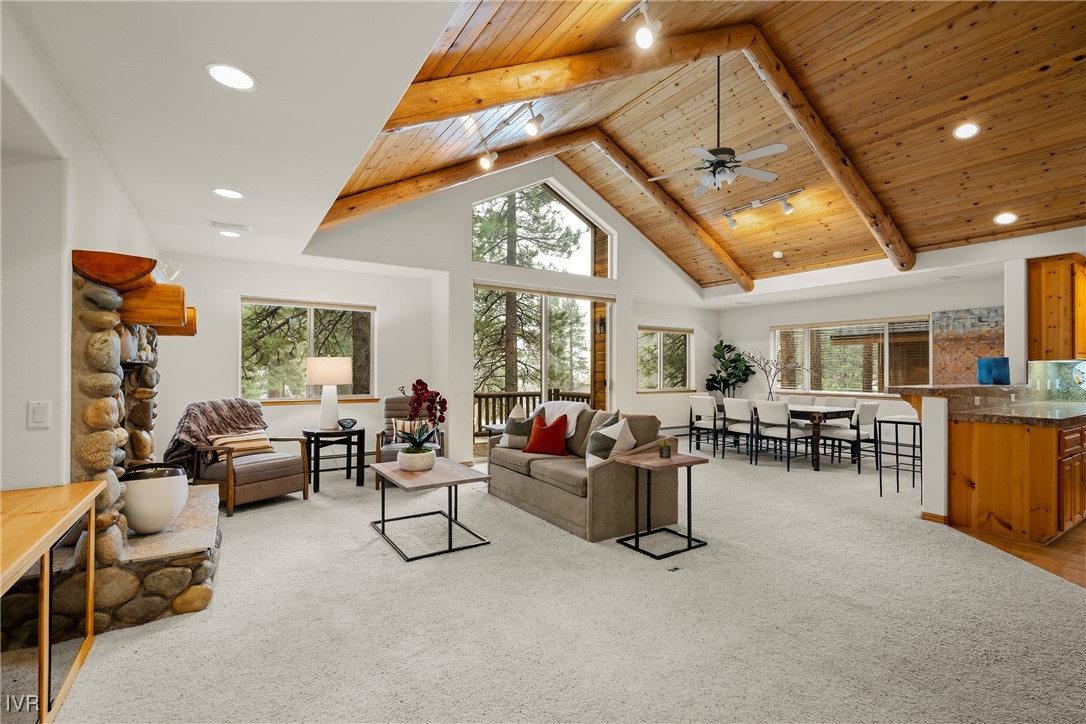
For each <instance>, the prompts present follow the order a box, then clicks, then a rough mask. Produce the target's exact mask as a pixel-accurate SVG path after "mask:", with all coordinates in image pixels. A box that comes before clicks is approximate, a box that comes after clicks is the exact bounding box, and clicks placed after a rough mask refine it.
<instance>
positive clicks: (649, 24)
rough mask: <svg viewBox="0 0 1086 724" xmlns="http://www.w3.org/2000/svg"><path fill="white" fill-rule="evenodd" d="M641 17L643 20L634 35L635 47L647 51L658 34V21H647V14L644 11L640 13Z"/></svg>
mask: <svg viewBox="0 0 1086 724" xmlns="http://www.w3.org/2000/svg"><path fill="white" fill-rule="evenodd" d="M642 15H644V16H645V19H644V21H643V22H642V23H641V27H639V28H638V29H637V32H636V33H634V41H635V42H636V43H637V47H639V48H643V49H645V50H648V49H649V48H651V47H652V44H653V42H654V41H655V40H656V36H657V35H659V34H660V21H659V20H649V16H648V13H646V12H645V11H642Z"/></svg>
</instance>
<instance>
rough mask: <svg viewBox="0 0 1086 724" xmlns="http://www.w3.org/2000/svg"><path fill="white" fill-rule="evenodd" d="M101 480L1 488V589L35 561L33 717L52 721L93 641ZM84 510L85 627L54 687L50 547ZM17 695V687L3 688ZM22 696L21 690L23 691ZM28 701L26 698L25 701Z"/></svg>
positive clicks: (4, 588) (17, 577)
mask: <svg viewBox="0 0 1086 724" xmlns="http://www.w3.org/2000/svg"><path fill="white" fill-rule="evenodd" d="M105 487H106V483H105V481H104V480H92V481H90V482H86V483H72V484H71V485H56V486H52V487H48V488H28V489H25V490H5V491H3V492H0V560H2V561H3V565H2V575H0V580H2V586H0V593H3V592H6V591H7V590H8V589H9V588H11V587H12V586H13V585H15V583H16V582H17V581H18V580H19V579H20V578H21V577H22V576H23V574H24V573H26V572H27V571H28V570H30V568H31V567H32V566H33V565H34V564H35V563H38V564H39V571H40V573H39V583H38V586H39V589H38V590H39V597H38V598H39V604H38V641H39V645H38V693H37V709H38V721H40V722H51V721H53V719H54V718H55V717H56V715H57V712H58V711H59V710H60V705H61V703H62V702H63V701H64V697H65V696H67V695H68V691H69V690H70V689H71V688H72V684H73V683H75V677H76V675H77V674H78V673H79V667H81V666H82V665H83V660H84V659H86V658H87V654H88V653H89V652H90V649H91V646H93V645H94V499H95V498H96V497H98V494H99V493H101V492H102V491H103V490H105ZM84 513H86V514H88V515H87V560H86V561H85V565H86V568H87V601H86V610H87V616H86V620H87V624H86V626H87V629H86V635H85V636H84V639H83V644H82V645H81V646H80V648H79V651H78V652H77V653H76V656H75V661H74V662H73V663H72V666H71V668H70V669H69V670H68V672H67V674H66V675H65V677H64V681H63V683H62V684H61V685H60V688H59V689H58V690H57V691H55V692H54V691H52V687H51V682H50V676H49V672H50V668H51V666H52V662H51V661H50V655H51V653H52V652H51V647H50V645H49V641H50V640H51V636H50V630H49V627H50V622H51V619H52V615H51V611H50V607H51V604H52V592H51V591H50V583H51V581H52V572H53V547H54V546H55V545H56V543H57V541H59V540H60V539H61V538H62V537H63V536H64V534H65V533H67V532H68V530H69V529H70V528H71V527H72V526H73V525H75V524H76V523H77V522H78V521H79V519H80V517H82V516H83V514H84ZM6 693H7V694H16V693H19V692H6ZM24 695H25V694H24ZM29 704H30V702H29V701H27V702H26V705H29Z"/></svg>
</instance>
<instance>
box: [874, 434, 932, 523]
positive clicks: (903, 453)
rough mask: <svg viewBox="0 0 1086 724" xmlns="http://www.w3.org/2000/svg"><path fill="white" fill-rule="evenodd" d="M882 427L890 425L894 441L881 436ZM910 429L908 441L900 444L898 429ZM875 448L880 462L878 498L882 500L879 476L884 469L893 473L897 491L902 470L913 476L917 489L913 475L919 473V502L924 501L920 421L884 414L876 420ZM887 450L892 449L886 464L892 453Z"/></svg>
mask: <svg viewBox="0 0 1086 724" xmlns="http://www.w3.org/2000/svg"><path fill="white" fill-rule="evenodd" d="M883 425H890V426H892V427H893V430H894V439H893V442H891V441H890V440H889V439H888V438H887V437H886V436H885V435H884V434H883ZM902 426H905V427H906V428H908V429H909V433H908V435H909V440H908V441H903V440H902V435H901V427H902ZM875 438H876V440H875V449H876V450H878V454H879V455H880V456H881V459H882V460H883V463H882V465H880V466H879V497H880V498H881V497H882V473H883V471H884V470H893V471H894V480H895V486H896V488H897V492H899V493H900V492H901V471H902V470H904V471H905V472H907V473H910V474H911V475H912V482H913V487H914V488H915V487H916V474H917V473H920V502H921V504H923V502H924V429H923V427H921V425H920V420H919V419H918V418H916V417H913V416H912V415H887V416H886V417H880V418H879V419H877V420H875ZM886 447H892V448H893V453H892V454H893V456H894V462H893V463H892V464H888V463H886V462H885V457H886V456H887V455H889V454H891V453H888V452H886Z"/></svg>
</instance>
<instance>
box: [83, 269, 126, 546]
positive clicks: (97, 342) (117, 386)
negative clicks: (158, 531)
mask: <svg viewBox="0 0 1086 724" xmlns="http://www.w3.org/2000/svg"><path fill="white" fill-rule="evenodd" d="M121 303H122V298H121V295H120V294H119V293H118V292H117V291H116V290H114V289H110V288H108V287H103V286H100V285H98V284H94V283H92V282H89V281H87V280H85V279H83V277H81V276H79V275H73V277H72V321H73V323H72V379H73V384H72V407H71V427H72V442H71V476H72V479H73V480H105V481H106V489H105V490H104V491H102V493H101V494H100V495H99V496H98V499H97V500H96V501H95V509H96V511H97V515H96V518H95V530H96V533H95V557H96V558H97V561H98V564H99V565H106V566H108V565H112V564H113V563H115V562H116V561H117V559H118V558H119V557H120V556H121V554H122V553H123V551H124V538H125V533H126V532H127V531H126V529H124V528H122V527H121V525H119V524H123V522H124V515H123V514H122V513H121V511H122V510H123V508H124V484H123V483H121V482H120V481H119V480H118V476H119V475H123V474H124V459H125V452H124V448H125V445H127V444H128V442H129V434H128V432H127V431H126V430H125V429H124V427H122V425H121V422H122V420H123V419H124V416H125V397H124V392H123V390H122V382H123V379H124V370H123V369H122V368H121V335H120V330H121V329H122V328H123V325H122V324H121V318H120V315H119V314H118V313H117V310H118V309H119V308H120V306H121ZM86 535H87V534H86V532H84V533H83V534H82V536H81V537H80V540H79V543H77V545H76V555H77V556H84V555H85V550H86V548H85V546H86V540H85V539H86ZM76 560H80V561H81V560H84V558H83V557H77V558H76Z"/></svg>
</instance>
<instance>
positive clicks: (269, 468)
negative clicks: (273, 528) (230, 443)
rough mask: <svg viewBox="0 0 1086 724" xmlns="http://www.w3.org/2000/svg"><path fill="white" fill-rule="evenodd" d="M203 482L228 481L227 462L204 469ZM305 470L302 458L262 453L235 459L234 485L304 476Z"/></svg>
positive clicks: (285, 454) (283, 454) (284, 454)
mask: <svg viewBox="0 0 1086 724" xmlns="http://www.w3.org/2000/svg"><path fill="white" fill-rule="evenodd" d="M201 472H202V474H201V476H200V478H201V480H219V481H223V480H226V461H225V460H223V461H221V462H217V463H215V464H214V465H208V466H207V467H206V468H204V469H203V470H202V471H201ZM304 473H305V468H304V467H303V466H302V458H301V457H299V456H298V455H288V454H287V453H276V452H273V453H260V454H258V455H246V456H245V457H240V458H234V485H235V486H237V485H248V484H249V483H259V482H261V481H263V480H272V479H274V478H285V477H288V476H290V475H303V474H304Z"/></svg>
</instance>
